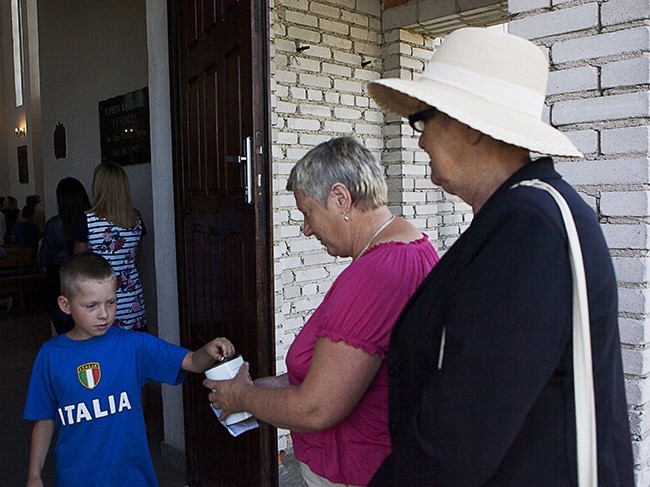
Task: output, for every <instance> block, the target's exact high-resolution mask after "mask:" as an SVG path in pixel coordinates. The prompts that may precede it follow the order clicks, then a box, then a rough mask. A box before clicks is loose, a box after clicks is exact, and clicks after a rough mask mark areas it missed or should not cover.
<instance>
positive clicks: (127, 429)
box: [24, 326, 188, 487]
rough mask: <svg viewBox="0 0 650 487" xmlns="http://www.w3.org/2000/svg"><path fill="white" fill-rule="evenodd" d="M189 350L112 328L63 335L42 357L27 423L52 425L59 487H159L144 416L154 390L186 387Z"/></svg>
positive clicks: (37, 365) (42, 351) (43, 349)
mask: <svg viewBox="0 0 650 487" xmlns="http://www.w3.org/2000/svg"><path fill="white" fill-rule="evenodd" d="M187 353H188V350H187V349H185V348H182V347H178V346H176V345H172V344H170V343H167V342H165V341H164V340H161V339H160V338H157V337H154V336H152V335H149V334H148V333H134V332H132V331H128V330H123V329H121V328H118V327H115V326H113V327H111V328H109V329H108V331H107V332H106V333H105V334H104V335H103V336H101V337H94V338H90V339H88V340H80V341H76V340H71V339H69V338H68V337H67V336H66V335H59V336H57V337H55V338H52V339H51V340H49V341H48V342H47V343H45V344H44V345H43V346H42V347H41V349H40V351H39V353H38V356H37V357H36V361H35V362H34V367H33V369H32V377H31V380H30V383H29V391H28V393H27V403H26V406H25V412H24V417H25V419H28V420H47V419H52V420H54V424H55V426H56V430H57V432H58V439H57V442H56V446H55V450H54V455H55V461H56V485H58V486H61V487H75V486H79V487H90V486H98V487H99V486H106V485H137V486H157V485H158V481H157V479H156V475H155V473H154V469H153V464H152V462H151V456H150V454H149V446H148V443H147V436H146V430H145V424H144V415H143V413H142V401H141V390H142V386H143V385H144V384H146V383H148V382H165V383H168V384H174V385H176V384H180V383H181V382H182V381H183V379H184V378H185V372H183V371H182V370H181V364H182V363H183V359H184V358H185V356H186V355H187Z"/></svg>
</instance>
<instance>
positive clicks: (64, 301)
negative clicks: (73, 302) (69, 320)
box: [57, 296, 71, 315]
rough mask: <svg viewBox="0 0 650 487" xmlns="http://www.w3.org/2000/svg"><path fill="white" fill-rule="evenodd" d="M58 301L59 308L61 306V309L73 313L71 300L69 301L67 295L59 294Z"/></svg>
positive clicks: (66, 312)
mask: <svg viewBox="0 0 650 487" xmlns="http://www.w3.org/2000/svg"><path fill="white" fill-rule="evenodd" d="M57 302H58V303H59V308H61V311H63V312H64V313H65V314H67V315H69V314H70V313H71V311H70V301H68V298H66V297H65V296H59V298H58V299H57Z"/></svg>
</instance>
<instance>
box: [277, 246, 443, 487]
mask: <svg viewBox="0 0 650 487" xmlns="http://www.w3.org/2000/svg"><path fill="white" fill-rule="evenodd" d="M438 260H439V257H438V254H437V253H436V251H435V249H434V248H433V246H432V245H431V243H430V242H429V240H428V238H427V236H426V235H423V237H422V238H420V239H418V240H416V241H413V242H409V243H403V242H385V243H381V244H378V245H375V246H374V247H372V248H370V249H369V250H368V251H367V252H366V253H365V255H363V256H362V257H360V258H359V259H358V260H356V261H354V262H352V263H351V264H350V265H349V266H348V267H347V268H346V269H345V270H344V271H343V272H342V273H341V274H340V275H339V277H338V278H337V279H336V280H335V281H334V283H333V284H332V287H331V288H330V290H329V291H328V292H327V294H326V295H325V298H324V300H323V302H322V303H321V305H320V306H319V307H318V308H317V309H316V310H315V311H314V313H313V315H312V316H311V318H310V319H309V320H308V321H307V323H305V326H304V327H303V328H302V330H301V331H300V333H299V334H298V336H297V337H296V339H295V340H294V342H293V344H292V345H291V347H290V348H289V352H288V353H287V359H286V360H287V369H288V378H289V384H291V385H297V384H300V383H301V382H302V381H303V380H304V378H305V376H306V375H307V372H308V371H309V367H310V364H311V359H312V355H313V352H314V347H315V345H316V341H317V340H318V338H320V337H327V338H329V339H330V340H332V341H334V342H337V341H339V340H343V341H344V342H345V343H346V344H348V345H350V346H352V347H355V348H359V349H361V350H363V351H365V352H366V353H368V354H370V355H378V356H379V357H381V359H382V364H381V367H380V368H379V371H378V372H377V375H376V376H375V378H374V379H373V381H372V382H371V384H370V386H369V387H368V390H367V391H366V393H365V395H364V396H363V397H362V398H361V400H360V401H359V402H358V403H357V405H356V407H355V409H354V410H353V411H352V413H351V414H350V415H349V416H348V417H347V418H346V419H344V420H343V421H341V422H340V423H339V424H338V425H336V426H334V427H332V428H330V429H327V430H324V431H319V432H315V433H295V432H292V433H291V436H292V438H293V444H294V452H295V455H296V458H297V459H298V460H300V461H301V462H304V463H306V464H307V465H309V468H311V470H312V471H313V472H315V473H316V474H318V475H320V476H322V477H325V478H327V479H328V480H330V481H331V482H335V483H347V484H353V485H366V484H367V483H368V482H369V481H370V479H371V477H372V475H373V474H374V473H375V471H376V470H377V468H379V465H380V464H381V462H382V461H383V460H384V458H385V457H386V456H387V455H388V453H389V452H390V438H389V433H388V373H387V368H386V361H385V360H384V358H385V357H386V353H387V351H388V342H389V339H390V334H391V330H392V329H393V325H394V324H395V321H396V320H397V318H398V316H399V314H400V312H401V311H402V308H403V307H404V305H405V304H406V302H407V301H408V299H409V298H410V297H411V295H412V294H413V293H414V292H415V290H416V289H417V287H418V286H419V285H420V283H421V282H422V280H423V279H424V278H425V276H426V275H427V274H428V273H429V272H430V271H431V269H432V268H433V266H434V265H435V264H436V263H437V262H438Z"/></svg>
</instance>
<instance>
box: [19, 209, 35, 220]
mask: <svg viewBox="0 0 650 487" xmlns="http://www.w3.org/2000/svg"><path fill="white" fill-rule="evenodd" d="M20 216H22V217H23V218H24V219H25V220H31V219H32V218H33V217H34V207H33V206H30V205H25V206H23V210H22V211H21V212H20Z"/></svg>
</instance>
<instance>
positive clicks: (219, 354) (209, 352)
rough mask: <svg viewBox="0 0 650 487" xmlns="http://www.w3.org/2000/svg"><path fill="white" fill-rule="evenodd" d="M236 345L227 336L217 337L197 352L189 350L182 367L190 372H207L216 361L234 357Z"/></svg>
mask: <svg viewBox="0 0 650 487" xmlns="http://www.w3.org/2000/svg"><path fill="white" fill-rule="evenodd" d="M234 354H235V347H234V346H233V344H232V343H230V340H228V339H227V338H215V339H214V340H212V341H211V342H209V343H206V344H205V345H203V346H202V347H201V348H199V349H198V350H197V351H195V352H189V353H188V354H187V355H186V356H185V358H184V359H183V363H182V365H181V369H183V370H187V371H188V372H205V371H206V370H207V369H209V368H210V366H212V364H214V363H215V362H216V361H219V362H220V361H222V360H223V359H225V358H228V357H232V356H233V355H234Z"/></svg>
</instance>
